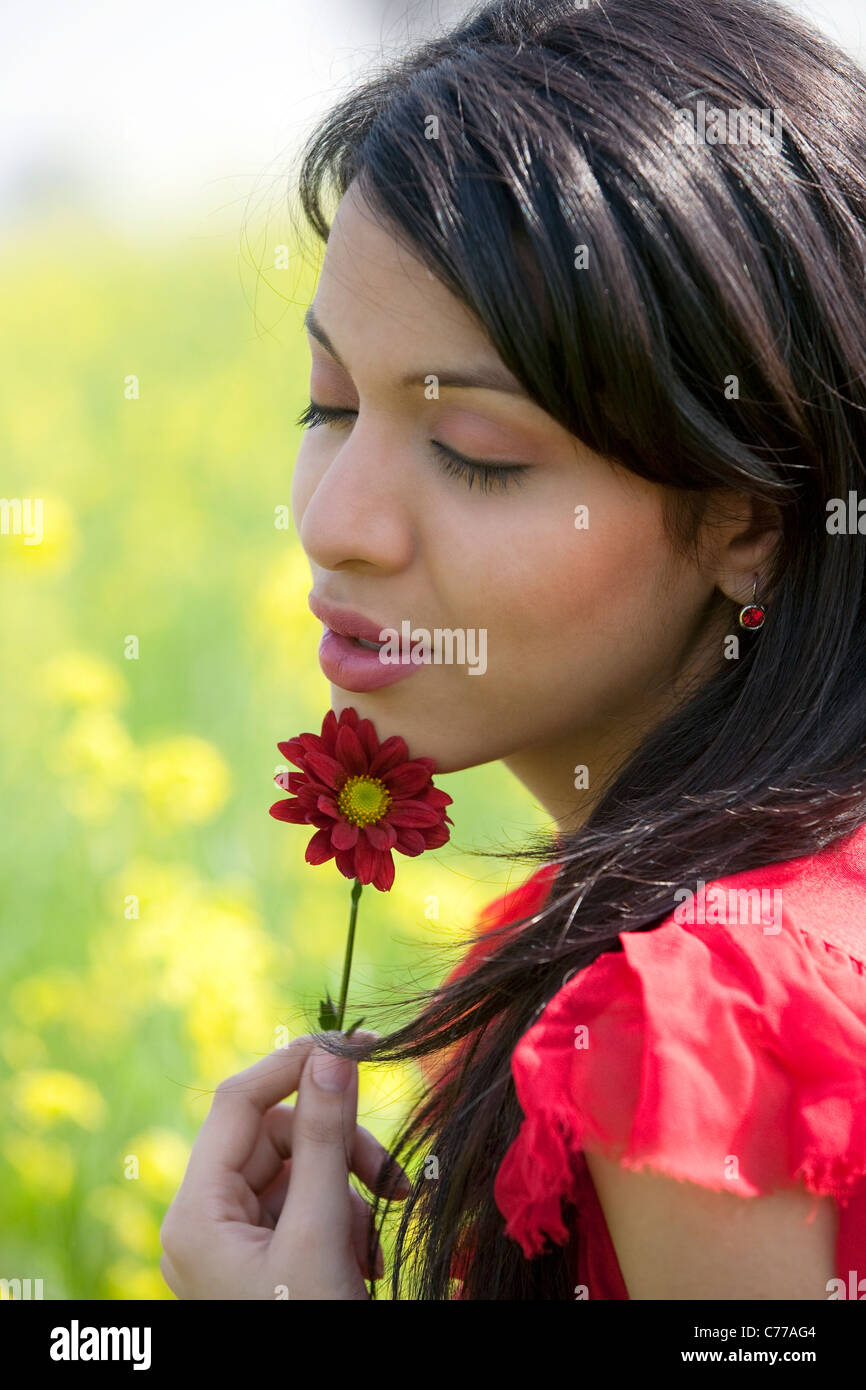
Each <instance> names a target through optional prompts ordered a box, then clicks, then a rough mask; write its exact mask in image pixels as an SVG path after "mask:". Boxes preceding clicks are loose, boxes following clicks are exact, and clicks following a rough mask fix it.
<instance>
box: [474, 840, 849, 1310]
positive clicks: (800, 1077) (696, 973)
mask: <svg viewBox="0 0 866 1390" xmlns="http://www.w3.org/2000/svg"><path fill="white" fill-rule="evenodd" d="M863 851H864V836H863V834H862V833H861V834H858V835H857V836H855V837H854V838H853V840H851V841H849V842H846V843H844V844H842V845H841V846H840V845H837V846H834V847H833V849H832V850H831V851H826V852H825V853H824V854H823V855H818V856H811V857H810V858H809V859H805V860H799V861H789V862H787V863H785V864H778V865H774V866H768V867H767V868H761V869H757V870H754V871H751V872H749V873H745V874H739V875H733V876H731V877H730V878H728V879H721V880H718V881H715V882H714V883H707V884H697V885H684V889H689V890H691V891H690V892H686V891H684V892H683V895H682V905H683V906H684V910H683V911H679V910H678V911H677V912H676V913H674V914H672V915H671V916H670V917H669V918H668V919H666V920H665V921H664V922H663V923H661V924H660V925H659V926H658V927H655V928H653V929H652V930H649V931H645V932H633V933H624V934H622V935H621V936H620V937H619V938H618V941H617V946H618V947H619V949H617V950H614V951H611V952H609V953H606V954H605V955H602V956H600V957H599V958H598V959H597V960H595V961H594V962H593V963H592V965H590V966H589V967H587V968H586V969H585V970H582V971H580V972H579V973H577V974H575V975H573V976H572V977H571V978H569V979H566V980H565V981H564V982H563V985H562V987H561V988H560V989H559V990H558V991H557V993H556V994H555V995H554V996H553V998H552V999H551V1000H550V1002H549V1003H548V1005H547V1006H546V1008H545V1009H544V1011H543V1013H542V1014H541V1017H540V1018H539V1019H538V1020H537V1022H536V1023H535V1024H534V1025H533V1026H532V1028H530V1029H529V1031H528V1032H527V1033H526V1034H525V1035H524V1037H523V1038H522V1039H521V1041H520V1043H519V1044H518V1046H517V1048H516V1049H515V1052H514V1055H513V1058H512V1073H513V1076H514V1081H515V1087H516V1090H517V1095H518V1099H519V1101H520V1105H521V1108H522V1110H523V1113H524V1123H523V1125H522V1126H521V1130H520V1133H519V1134H518V1137H517V1139H516V1140H515V1142H514V1144H512V1146H511V1148H510V1149H509V1151H508V1153H507V1154H506V1156H505V1159H504V1161H503V1164H502V1165H501V1167H500V1170H499V1174H498V1175H497V1201H498V1202H499V1205H500V1209H501V1210H502V1211H503V1214H504V1215H506V1218H507V1226H506V1231H507V1233H508V1234H511V1235H513V1236H514V1237H515V1238H516V1239H519V1240H520V1241H521V1244H522V1245H523V1247H524V1251H525V1253H527V1254H531V1253H535V1252H537V1251H538V1250H539V1249H541V1248H543V1242H544V1238H545V1234H546V1235H549V1236H551V1238H553V1239H555V1240H563V1239H564V1238H565V1232H564V1228H563V1226H562V1221H561V1217H560V1215H559V1201H558V1199H557V1197H554V1196H553V1195H552V1194H553V1192H554V1190H555V1191H556V1192H557V1194H558V1196H567V1195H568V1192H569V1189H570V1185H571V1181H572V1177H571V1175H572V1171H573V1157H574V1154H575V1153H576V1152H577V1151H580V1152H582V1153H584V1154H585V1155H586V1158H587V1164H588V1167H589V1169H590V1172H591V1175H592V1177H593V1180H594V1181H597V1185H598V1190H599V1197H600V1200H601V1202H602V1207H603V1209H604V1210H605V1214H606V1216H609V1217H610V1220H611V1222H612V1224H613V1225H616V1223H617V1215H616V1210H617V1209H618V1208H620V1207H621V1209H622V1212H623V1213H624V1214H627V1220H626V1217H625V1216H624V1217H623V1219H624V1220H626V1225H627V1227H628V1229H629V1230H630V1231H632V1232H636V1231H637V1230H638V1226H636V1225H635V1218H636V1213H637V1210H638V1209H642V1210H643V1211H644V1213H645V1214H644V1218H643V1220H644V1223H645V1224H646V1222H647V1221H649V1220H650V1217H651V1214H652V1213H655V1216H656V1218H657V1221H658V1222H661V1223H662V1224H665V1222H668V1224H669V1212H668V1204H669V1203H670V1202H671V1201H673V1202H674V1203H675V1205H677V1206H678V1208H679V1209H680V1210H681V1212H686V1211H688V1216H689V1223H691V1224H692V1225H693V1226H694V1229H695V1230H697V1229H699V1228H700V1220H701V1218H702V1214H703V1216H704V1217H705V1218H706V1220H707V1221H709V1222H711V1223H716V1225H717V1226H718V1229H719V1230H726V1231H727V1232H728V1235H731V1233H732V1232H733V1229H734V1227H733V1226H728V1225H727V1224H726V1223H729V1222H730V1221H731V1217H730V1216H729V1215H728V1213H729V1212H736V1213H737V1214H738V1217H741V1214H742V1212H743V1211H744V1210H745V1209H746V1208H748V1209H749V1210H751V1211H752V1212H753V1213H754V1215H755V1217H756V1219H757V1216H758V1212H759V1211H761V1212H764V1211H765V1212H766V1213H767V1218H766V1219H767V1220H768V1221H771V1220H772V1219H774V1217H773V1214H774V1213H776V1212H778V1213H782V1214H783V1215H782V1216H781V1217H780V1219H782V1220H783V1221H784V1222H785V1223H786V1229H787V1230H791V1229H793V1228H792V1227H791V1223H790V1220H789V1219H788V1217H787V1216H785V1215H784V1213H785V1212H787V1211H788V1209H789V1207H790V1208H791V1209H792V1210H793V1209H796V1210H798V1211H801V1212H802V1213H806V1212H808V1213H809V1229H808V1231H807V1233H806V1234H807V1237H808V1238H809V1239H817V1240H823V1241H824V1242H826V1240H827V1239H828V1238H829V1237H828V1223H830V1222H831V1219H832V1206H833V1204H832V1202H827V1203H825V1204H824V1208H825V1209H826V1211H827V1216H826V1217H823V1216H822V1217H820V1218H816V1215H815V1212H816V1210H817V1209H818V1208H817V1207H816V1201H815V1199H816V1198H821V1197H827V1198H837V1199H841V1200H845V1199H846V1198H847V1196H848V1195H849V1194H850V1192H851V1190H852V1188H853V1187H854V1185H855V1184H858V1183H859V1182H860V1180H861V1179H862V1178H863V1175H864V1174H866V1076H864V1070H863V1060H862V1059H863V1057H864V1056H866V973H863V972H861V971H860V970H858V968H857V965H858V962H857V957H856V956H855V955H854V954H853V952H851V951H850V950H849V951H845V950H844V949H843V948H842V947H841V946H838V947H836V948H835V951H836V953H835V954H833V952H831V951H829V950H828V949H827V944H826V943H829V944H831V945H832V944H834V942H838V941H840V940H841V939H844V941H845V944H846V945H847V946H849V947H850V946H852V945H853V946H854V947H855V949H856V948H857V943H858V941H863V942H864V943H866V892H864V889H866V855H864V852H863ZM715 890H721V891H720V892H719V891H715ZM773 892H775V893H776V894H777V896H776V897H775V898H773V897H772V896H770V897H767V896H766V895H767V893H769V894H771V895H772V893H773ZM762 893H763V894H764V897H763V900H762V898H761V894H762ZM762 909H763V911H762ZM807 923H808V927H809V928H810V929H811V930H807V925H806V924H807ZM864 954H866V953H864ZM535 1173H539V1174H543V1175H544V1178H545V1182H546V1186H547V1192H546V1193H545V1192H542V1191H541V1188H540V1180H539V1183H536V1184H535V1186H534V1185H533V1183H534V1178H533V1175H534V1174H535ZM551 1179H552V1181H551ZM774 1194H775V1195H774ZM742 1197H748V1198H751V1199H759V1198H760V1199H762V1204H761V1205H760V1206H758V1205H756V1204H755V1201H754V1200H752V1201H750V1202H748V1203H745V1204H741V1203H740V1202H739V1199H740V1198H742ZM771 1197H772V1198H773V1200H772V1201H770V1202H769V1203H766V1204H763V1199H765V1198H771ZM715 1199H718V1200H715ZM819 1205H820V1204H819ZM609 1207H610V1208H611V1210H610V1211H608V1208H609ZM741 1219H745V1218H742V1217H741ZM821 1223H823V1225H822V1224H821ZM799 1224H802V1223H799ZM747 1225H748V1223H746V1226H747ZM743 1229H744V1232H746V1227H743ZM822 1232H823V1234H822ZM657 1236H658V1231H656V1230H654V1232H653V1235H652V1239H653V1240H655V1239H656V1237H657ZM633 1238H636V1236H634V1237H633ZM751 1238H752V1237H750V1239H751ZM813 1253H814V1252H813ZM737 1258H739V1257H737ZM810 1258H811V1256H810ZM624 1272H625V1271H624ZM637 1296H640V1295H637ZM671 1296H676V1295H671ZM707 1296H709V1295H707ZM737 1296H746V1295H742V1294H741V1295H737ZM777 1296H786V1297H791V1296H793V1297H797V1296H799V1295H797V1294H784V1295H777ZM804 1296H809V1295H804Z"/></svg>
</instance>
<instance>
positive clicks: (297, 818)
mask: <svg viewBox="0 0 866 1390" xmlns="http://www.w3.org/2000/svg"><path fill="white" fill-rule="evenodd" d="M269 814H270V815H272V816H273V818H274V820H285V821H290V822H291V823H292V825H305V824H306V820H307V813H306V811H305V810H304V808H303V806H301V805H300V804H299V802H298V800H297V798H296V797H292V799H291V800H290V801H275V802H274V804H273V806H272V807H271V809H270V812H269Z"/></svg>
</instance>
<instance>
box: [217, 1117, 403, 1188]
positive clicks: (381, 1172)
mask: <svg viewBox="0 0 866 1390" xmlns="http://www.w3.org/2000/svg"><path fill="white" fill-rule="evenodd" d="M294 1114H295V1107H294V1106H293V1105H274V1106H271V1108H270V1110H267V1111H266V1112H265V1114H264V1117H263V1119H262V1126H261V1130H260V1132H259V1137H258V1139H257V1140H256V1144H255V1148H254V1149H253V1152H252V1154H251V1155H250V1157H249V1159H248V1160H247V1162H246V1163H245V1164H244V1167H243V1168H242V1170H241V1172H242V1175H243V1177H244V1178H245V1179H246V1181H247V1183H248V1184H249V1186H250V1187H251V1188H252V1190H253V1192H258V1193H261V1192H262V1190H263V1189H264V1188H265V1187H266V1186H267V1185H268V1183H269V1182H271V1181H272V1180H273V1179H274V1177H275V1176H276V1175H277V1174H278V1173H279V1172H280V1171H281V1169H282V1166H283V1164H284V1162H285V1160H286V1159H287V1158H290V1157H291V1153H292V1127H293V1124H294ZM387 1165H390V1167H388V1166H387ZM349 1167H350V1169H351V1171H352V1172H353V1173H355V1174H356V1175H357V1176H358V1177H359V1178H360V1179H361V1182H362V1183H363V1184H364V1186H365V1187H366V1188H368V1189H369V1191H370V1192H376V1193H378V1195H379V1196H381V1197H386V1196H388V1195H390V1196H391V1197H392V1198H393V1199H395V1200H397V1201H403V1200H404V1199H405V1197H406V1196H407V1195H408V1193H409V1179H408V1177H407V1176H406V1173H405V1171H404V1169H403V1168H402V1167H401V1166H400V1164H399V1163H397V1162H396V1161H395V1160H394V1159H392V1158H391V1155H390V1154H389V1153H388V1150H387V1149H386V1148H385V1147H384V1145H382V1144H380V1143H379V1140H378V1139H377V1138H376V1136H375V1135H374V1134H371V1132H370V1130H368V1129H365V1128H364V1126H363V1125H356V1127H355V1133H354V1135H353V1137H352V1147H351V1151H350V1162H349ZM389 1174H390V1176H389ZM401 1184H402V1187H401Z"/></svg>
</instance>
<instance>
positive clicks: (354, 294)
mask: <svg viewBox="0 0 866 1390" xmlns="http://www.w3.org/2000/svg"><path fill="white" fill-rule="evenodd" d="M313 310H314V318H315V320H316V321H317V322H318V324H319V325H320V326H322V327H324V328H325V330H326V332H327V334H328V335H329V337H330V340H331V342H332V344H333V345H334V346H335V347H336V348H337V349H338V350H339V349H340V348H341V347H343V346H345V349H346V352H347V353H348V352H350V351H351V350H352V348H353V347H354V345H355V344H357V345H358V346H359V347H360V346H361V345H362V344H375V346H376V348H377V350H381V351H384V352H387V355H388V358H389V359H393V360H399V359H400V358H401V356H404V354H406V353H407V352H408V351H410V350H411V352H412V359H411V360H412V361H413V362H414V361H416V360H417V358H418V356H419V353H420V355H421V357H427V358H429V360H430V361H432V360H433V354H434V353H435V356H436V358H437V360H439V359H442V355H443V351H445V350H448V351H450V354H451V356H452V357H456V356H458V355H459V357H460V358H461V359H462V360H465V358H466V357H467V355H468V354H472V355H473V357H477V358H478V359H479V361H481V360H483V361H484V362H485V363H487V364H492V363H496V362H499V360H500V359H499V356H498V354H497V353H496V351H495V349H494V348H493V346H492V344H491V343H490V341H489V339H488V338H487V335H486V333H485V332H484V329H483V328H482V326H481V324H480V323H479V322H478V320H477V319H476V318H475V317H474V316H473V315H472V314H471V313H470V311H469V310H468V308H467V307H466V306H465V305H464V304H463V303H462V302H461V301H460V300H459V299H457V298H456V296H455V295H453V294H452V293H451V292H450V290H448V289H447V288H446V287H445V286H444V285H443V284H442V282H441V281H440V280H438V279H437V278H436V277H435V276H434V275H433V273H432V271H431V270H430V269H429V268H428V267H427V266H426V265H425V264H424V263H423V262H422V261H420V260H418V258H417V256H416V255H414V254H413V252H412V251H411V250H410V249H409V248H408V247H407V246H406V245H405V244H404V243H403V242H402V241H400V240H398V238H397V236H396V235H395V233H394V231H393V229H392V228H390V227H389V226H388V224H387V223H386V222H385V221H384V220H383V219H382V216H381V214H380V213H378V212H377V211H376V210H375V209H374V208H373V207H371V205H370V204H369V203H368V202H367V201H366V200H365V199H364V198H363V196H362V195H361V194H360V192H359V191H358V189H357V185H356V184H354V183H353V184H350V186H349V188H348V190H347V192H346V194H345V195H344V197H343V198H342V199H341V201H340V205H339V207H338V208H337V212H336V214H335V217H334V220H333V223H332V226H331V231H330V235H329V237H328V243H327V247H326V250H325V256H324V261H323V263H322V270H321V275H320V277H319V283H318V286H317V289H316V295H315V300H314V305H313ZM405 364H406V359H405V357H404V365H405ZM503 371H504V368H503Z"/></svg>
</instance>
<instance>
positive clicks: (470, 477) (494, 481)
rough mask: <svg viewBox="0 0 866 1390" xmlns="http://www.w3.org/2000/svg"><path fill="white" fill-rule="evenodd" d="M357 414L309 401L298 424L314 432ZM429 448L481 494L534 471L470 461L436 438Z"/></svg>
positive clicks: (443, 465) (443, 467) (446, 470)
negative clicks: (476, 487) (316, 429)
mask: <svg viewBox="0 0 866 1390" xmlns="http://www.w3.org/2000/svg"><path fill="white" fill-rule="evenodd" d="M357 413H358V412H357V410H346V409H340V408H338V407H337V406H331V405H317V404H316V402H315V401H310V403H309V405H307V406H305V408H304V409H303V410H302V411H301V413H300V415H299V416H298V418H297V420H296V421H295V424H296V425H298V426H299V427H300V428H303V429H314V428H315V427H316V426H317V425H338V424H342V423H345V422H346V420H348V419H350V418H351V417H352V416H354V415H357ZM430 447H431V449H435V450H436V456H437V462H438V464H439V467H440V468H441V470H442V472H443V473H447V474H449V475H450V476H451V477H459V478H463V479H465V480H466V481H467V485H468V487H469V488H470V489H471V487H472V484H473V483H474V482H475V481H476V479H477V481H478V488H479V491H481V492H490V491H492V490H493V488H498V489H499V490H500V491H502V492H504V491H505V489H506V488H507V487H508V486H509V485H510V483H511V482H512V481H513V482H516V483H522V482H523V475H524V474H525V473H529V472H531V471H532V470H531V465H530V464H528V463H509V464H504V463H492V462H487V461H485V460H484V459H469V458H466V457H465V456H464V455H463V454H458V453H457V451H456V449H450V448H449V447H448V445H447V444H440V443H439V442H438V441H437V440H435V439H431V440H430Z"/></svg>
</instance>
